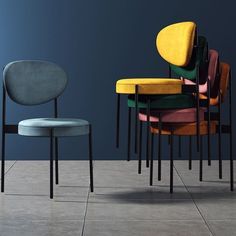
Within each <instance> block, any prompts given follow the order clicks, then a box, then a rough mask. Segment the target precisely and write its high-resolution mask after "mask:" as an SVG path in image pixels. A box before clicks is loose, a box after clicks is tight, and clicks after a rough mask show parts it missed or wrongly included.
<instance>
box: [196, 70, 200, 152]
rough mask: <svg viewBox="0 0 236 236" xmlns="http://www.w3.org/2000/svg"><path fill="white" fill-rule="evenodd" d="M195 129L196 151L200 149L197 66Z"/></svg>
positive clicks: (197, 77) (197, 78)
mask: <svg viewBox="0 0 236 236" xmlns="http://www.w3.org/2000/svg"><path fill="white" fill-rule="evenodd" d="M196 96H197V97H196V116H197V117H196V121H197V124H196V129H197V151H198V152H199V150H200V111H199V110H200V101H199V66H198V68H197V76H196Z"/></svg>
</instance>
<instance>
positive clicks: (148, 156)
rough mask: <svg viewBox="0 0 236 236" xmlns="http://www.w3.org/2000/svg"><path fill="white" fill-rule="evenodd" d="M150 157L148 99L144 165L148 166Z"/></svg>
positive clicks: (148, 105) (148, 104)
mask: <svg viewBox="0 0 236 236" xmlns="http://www.w3.org/2000/svg"><path fill="white" fill-rule="evenodd" d="M149 159H150V99H149V98H148V103H147V145H146V167H147V168H148V167H149Z"/></svg>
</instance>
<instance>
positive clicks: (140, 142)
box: [138, 121, 143, 174]
mask: <svg viewBox="0 0 236 236" xmlns="http://www.w3.org/2000/svg"><path fill="white" fill-rule="evenodd" d="M139 125H140V127H139V148H138V174H141V171H142V131H143V122H142V121H140V124H139Z"/></svg>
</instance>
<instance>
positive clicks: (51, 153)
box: [50, 130, 54, 199]
mask: <svg viewBox="0 0 236 236" xmlns="http://www.w3.org/2000/svg"><path fill="white" fill-rule="evenodd" d="M53 139H54V138H53V131H52V130H51V131H50V198H51V199H52V198H53V141H54V140H53Z"/></svg>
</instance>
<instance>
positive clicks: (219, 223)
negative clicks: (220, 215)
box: [207, 220, 236, 236]
mask: <svg viewBox="0 0 236 236" xmlns="http://www.w3.org/2000/svg"><path fill="white" fill-rule="evenodd" d="M207 223H208V225H209V226H210V229H211V231H212V232H213V233H214V235H215V236H222V235H223V236H232V235H235V232H236V220H227V221H226V220H215V221H214V220H211V221H208V222H207Z"/></svg>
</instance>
